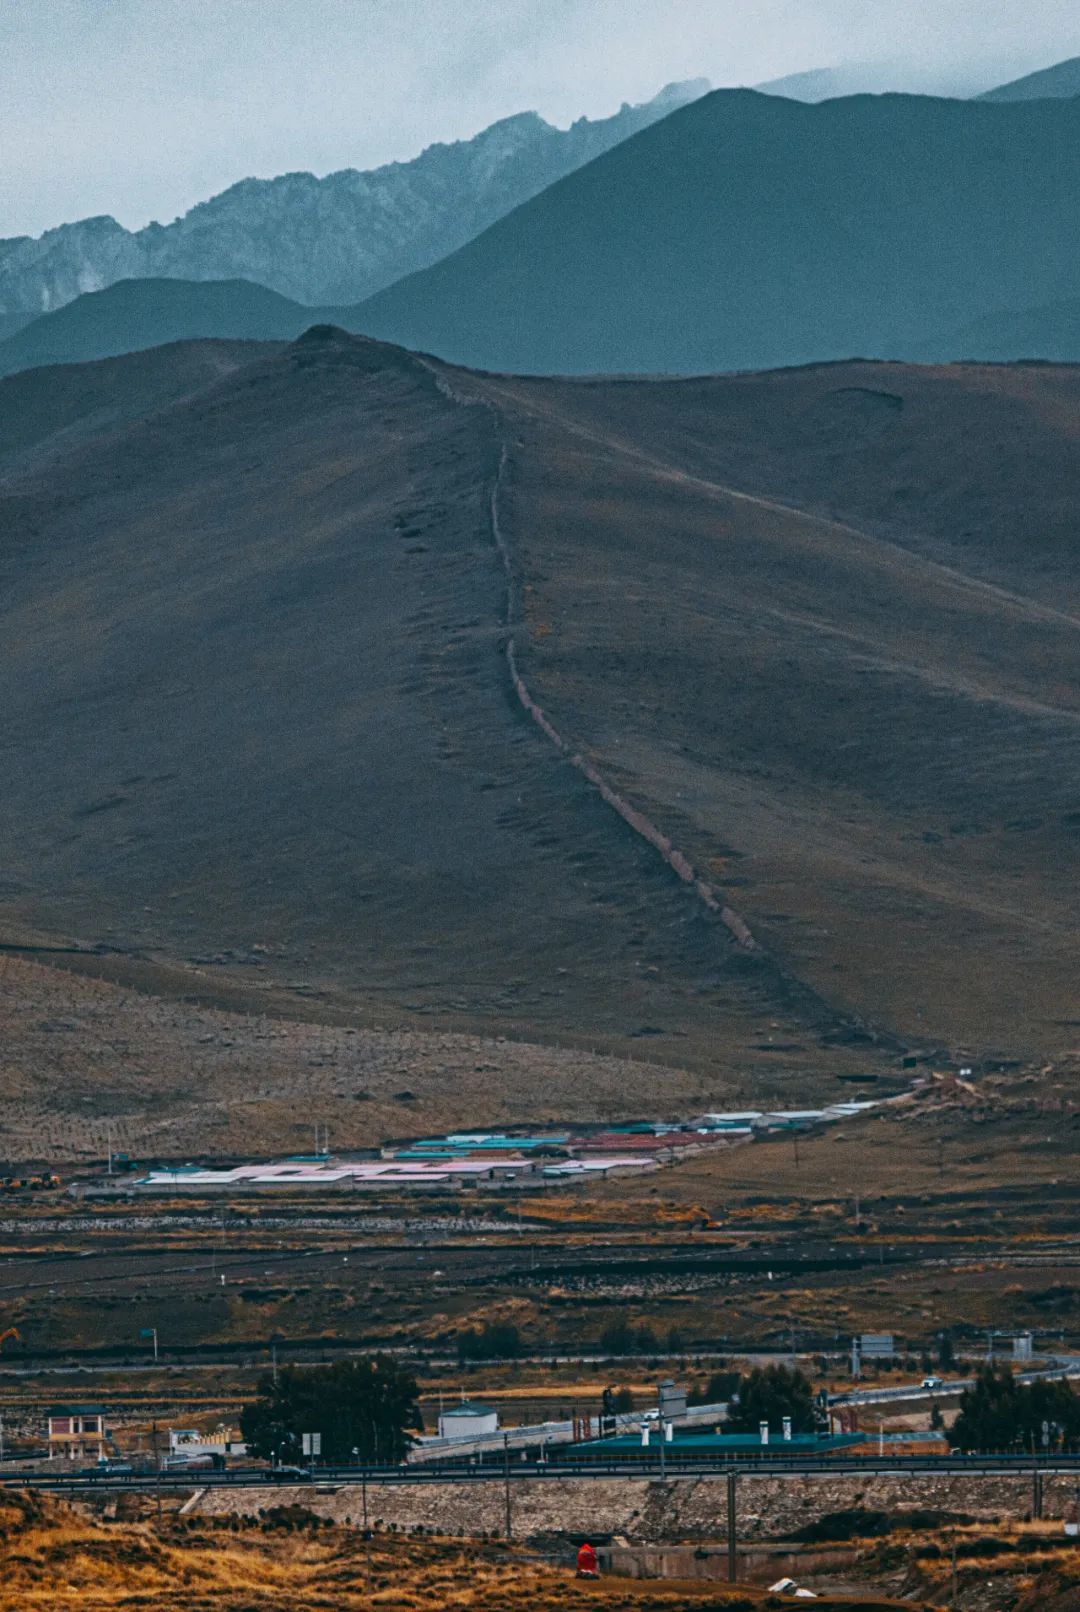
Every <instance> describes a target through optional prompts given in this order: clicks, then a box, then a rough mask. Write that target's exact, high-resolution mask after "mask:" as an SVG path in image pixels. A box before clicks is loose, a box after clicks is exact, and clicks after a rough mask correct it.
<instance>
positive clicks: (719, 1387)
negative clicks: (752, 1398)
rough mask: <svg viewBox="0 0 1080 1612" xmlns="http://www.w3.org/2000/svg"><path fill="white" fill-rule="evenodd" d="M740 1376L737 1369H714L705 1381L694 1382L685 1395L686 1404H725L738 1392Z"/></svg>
mask: <svg viewBox="0 0 1080 1612" xmlns="http://www.w3.org/2000/svg"><path fill="white" fill-rule="evenodd" d="M741 1381H742V1378H741V1377H740V1376H739V1373H738V1372H737V1371H714V1372H713V1374H712V1376H711V1377H709V1378H708V1380H707V1381H706V1382H701V1383H696V1384H695V1385H694V1387H693V1388H691V1390H690V1392H689V1393H688V1394H687V1396H686V1403H687V1404H688V1405H725V1404H727V1403H728V1402H729V1401H730V1399H731V1396H732V1394H734V1393H737V1392H738V1388H739V1383H740V1382H741Z"/></svg>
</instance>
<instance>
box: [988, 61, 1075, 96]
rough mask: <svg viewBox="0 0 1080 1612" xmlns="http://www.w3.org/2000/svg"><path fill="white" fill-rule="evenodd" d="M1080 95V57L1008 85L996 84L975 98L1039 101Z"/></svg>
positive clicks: (1026, 75)
mask: <svg viewBox="0 0 1080 1612" xmlns="http://www.w3.org/2000/svg"><path fill="white" fill-rule="evenodd" d="M1074 95H1080V56H1071V57H1070V58H1069V60H1068V61H1064V62H1055V64H1054V66H1053V67H1044V68H1042V69H1041V70H1040V71H1039V72H1037V73H1026V74H1025V75H1024V77H1023V78H1015V79H1013V80H1012V81H1011V83H1008V84H999V85H998V86H997V88H996V89H992V90H987V91H985V93H984V94H983V95H981V96H980V97H979V99H980V100H983V101H1042V100H1048V99H1050V100H1055V99H1061V98H1069V97H1071V96H1074Z"/></svg>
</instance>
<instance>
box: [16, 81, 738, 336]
mask: <svg viewBox="0 0 1080 1612" xmlns="http://www.w3.org/2000/svg"><path fill="white" fill-rule="evenodd" d="M708 88H709V85H708V82H707V81H706V80H704V79H702V80H696V81H692V82H689V83H684V84H669V85H668V86H667V87H666V88H665V89H663V90H661V91H660V93H659V95H657V96H656V97H654V99H653V100H651V101H649V102H647V103H646V104H644V105H642V106H628V105H627V106H623V107H622V109H621V110H620V111H619V112H617V113H616V114H615V115H614V116H613V117H609V118H601V119H598V120H590V119H588V118H579V119H578V121H577V122H576V123H574V124H572V125H571V127H570V128H569V129H556V128H553V127H552V125H551V124H550V123H546V122H545V121H544V119H543V118H541V117H539V116H538V115H537V114H536V113H535V112H524V113H521V114H520V115H519V116H517V117H510V118H504V119H503V120H502V121H501V122H499V123H495V124H493V125H492V126H491V128H488V129H484V130H483V131H482V132H481V133H480V134H478V135H476V136H475V137H474V138H473V139H471V140H459V141H457V142H455V143H453V144H450V145H434V146H429V147H428V149H427V150H426V151H424V152H423V153H422V154H421V155H420V156H419V157H417V158H415V159H414V160H413V161H411V162H394V163H388V164H387V165H386V166H385V167H381V168H375V169H372V170H370V171H368V172H360V171H358V170H357V169H355V168H345V169H342V170H341V172H339V173H334V174H330V175H328V176H327V177H326V178H324V179H317V178H316V177H315V175H314V174H310V173H293V174H283V175H282V176H281V177H280V178H277V179H245V180H242V181H241V182H240V183H239V184H236V185H232V186H230V188H229V189H228V190H226V191H223V192H222V194H221V195H219V196H214V197H212V198H211V199H210V200H209V201H206V202H202V203H200V204H199V206H197V207H193V208H192V209H191V211H190V212H188V213H185V214H184V215H183V217H181V218H178V219H177V220H176V221H175V222H174V223H171V224H166V225H162V224H149V225H147V227H146V228H145V229H141V230H136V231H129V230H126V229H124V228H123V226H122V225H120V224H118V223H117V222H116V220H115V219H114V218H108V217H103V218H88V219H83V220H82V221H81V222H79V223H74V224H64V225H61V226H60V227H59V228H57V229H53V230H49V231H48V232H47V233H46V234H44V235H43V236H41V237H40V239H36V240H32V239H30V238H28V237H20V238H16V239H12V240H7V241H0V320H3V319H22V320H23V321H25V320H27V319H30V318H34V317H36V316H37V315H39V314H41V313H47V312H50V311H51V310H53V309H55V308H58V307H60V306H62V305H63V304H64V303H67V302H71V301H73V300H74V298H76V297H77V296H80V295H81V294H83V293H84V292H88V291H99V290H102V289H104V288H105V287H106V286H108V285H111V284H112V283H114V282H115V281H117V280H127V279H134V278H139V279H145V278H158V279H160V278H171V279H184V280H233V279H243V280H254V281H256V282H258V283H259V284H261V285H265V286H268V287H270V288H271V289H272V290H275V291H278V292H280V293H281V294H283V295H285V296H288V297H291V298H294V299H295V300H296V301H298V302H302V303H314V304H318V303H333V302H355V301H359V300H360V299H361V298H363V297H366V296H369V295H370V294H371V293H372V292H374V291H377V290H378V289H379V288H380V287H381V286H385V285H389V284H390V283H391V282H392V281H394V280H397V279H399V278H400V277H401V276H402V275H403V274H408V273H410V272H411V271H412V270H414V269H418V268H423V267H424V266H425V265H427V264H430V263H434V262H435V261H436V260H437V259H439V258H441V257H445V256H446V254H447V253H448V252H451V251H453V250H454V248H455V247H458V246H461V245H463V244H464V243H465V242H466V241H468V240H470V239H471V238H472V237H473V236H474V235H477V234H479V232H480V231H481V230H483V229H485V228H486V227H487V225H489V224H491V223H492V222H493V221H494V220H495V219H497V218H500V217H501V216H502V215H503V214H504V213H507V212H509V211H510V210H511V209H512V208H514V207H516V206H517V205H518V204H519V203H520V202H523V201H525V200H527V199H528V198H529V197H530V196H534V195H536V194H537V192H538V191H541V190H543V189H544V188H545V187H546V186H547V185H550V184H551V183H552V182H553V181H554V180H556V179H559V178H561V177H562V176H563V175H564V174H567V173H569V172H570V171H571V170H572V169H574V168H577V167H580V166H581V164H582V163H584V162H588V161H590V160H591V159H592V158H593V157H595V156H598V155H599V154H600V153H601V152H603V151H606V150H608V149H609V147H611V146H613V145H616V144H617V143H618V142H619V141H620V140H625V139H626V137H627V136H628V135H631V134H634V133H635V132H636V131H637V130H639V129H642V128H645V127H646V126H647V125H648V124H650V123H652V122H655V121H656V119H657V118H662V117H665V116H666V115H667V114H668V113H669V112H671V111H673V110H674V109H675V108H676V107H678V106H681V105H683V104H684V103H685V102H686V101H689V100H692V99H693V98H694V97H695V96H698V95H701V94H703V93H704V92H705V91H706V90H707V89H708Z"/></svg>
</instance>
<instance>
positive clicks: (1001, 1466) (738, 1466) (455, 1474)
mask: <svg viewBox="0 0 1080 1612" xmlns="http://www.w3.org/2000/svg"><path fill="white" fill-rule="evenodd" d="M732 1473H734V1474H736V1475H737V1476H740V1477H747V1478H752V1477H792V1478H794V1477H813V1476H830V1475H831V1476H834V1477H835V1476H840V1475H848V1476H850V1475H851V1474H864V1475H865V1474H870V1473H875V1474H879V1475H882V1474H886V1475H890V1476H904V1475H910V1474H912V1473H930V1474H936V1475H938V1476H942V1477H946V1476H948V1477H965V1476H966V1477H990V1476H996V1477H1000V1476H1015V1477H1024V1478H1030V1477H1032V1476H1033V1475H1038V1476H1054V1475H1067V1476H1077V1475H1080V1454H1078V1455H1072V1454H1069V1455H1048V1456H1040V1457H1038V1458H1036V1459H1034V1460H1033V1459H1032V1457H1031V1456H1030V1455H1009V1454H1005V1455H959V1454H954V1455H947V1456H942V1455H898V1456H878V1455H858V1456H849V1455H821V1456H756V1455H755V1456H747V1455H742V1456H740V1457H738V1458H737V1459H733V1458H732V1457H730V1456H729V1457H727V1458H725V1459H718V1458H716V1457H715V1456H714V1457H712V1458H706V1457H704V1456H702V1457H700V1458H697V1459H693V1460H687V1459H684V1458H682V1457H668V1458H665V1460H664V1461H663V1462H662V1463H661V1462H660V1461H659V1460H657V1459H650V1460H640V1459H636V1460H627V1459H622V1458H620V1459H615V1458H611V1457H606V1458H604V1457H595V1458H591V1459H589V1460H588V1461H585V1460H581V1461H576V1462H572V1461H532V1462H510V1463H507V1464H503V1463H500V1462H488V1463H486V1464H484V1463H481V1462H477V1463H475V1464H473V1463H470V1464H462V1465H456V1466H441V1467H438V1468H431V1467H423V1466H413V1465H407V1466H397V1467H315V1468H313V1469H311V1470H310V1471H308V1472H291V1471H290V1472H286V1473H283V1472H280V1471H275V1470H272V1469H270V1468H263V1467H233V1468H226V1469H225V1470H224V1471H219V1472H214V1471H199V1472H198V1473H196V1474H189V1473H183V1472H127V1473H120V1472H117V1473H109V1472H103V1473H97V1472H94V1473H67V1474H63V1473H41V1472H29V1471H27V1472H21V1473H5V1474H4V1477H3V1481H2V1484H0V1487H6V1488H20V1489H21V1488H27V1489H56V1490H65V1491H78V1490H90V1489H95V1490H96V1489H143V1490H150V1491H151V1492H153V1491H154V1490H158V1489H160V1490H166V1489H182V1490H186V1489H191V1488H194V1487H197V1488H200V1489H206V1488H266V1489H271V1490H276V1489H280V1488H284V1487H307V1486H309V1485H310V1486H313V1487H318V1486H320V1485H346V1484H362V1483H370V1484H391V1485H402V1486H405V1487H413V1486H424V1485H431V1484H437V1483H464V1484H475V1483H505V1482H511V1483H520V1482H524V1481H525V1480H541V1481H544V1480H548V1479H566V1478H585V1479H590V1478H597V1479H598V1478H650V1479H653V1480H655V1479H657V1478H660V1477H664V1478H667V1479H673V1478H680V1477H687V1478H700V1477H710V1476H711V1477H727V1476H728V1475H730V1474H732Z"/></svg>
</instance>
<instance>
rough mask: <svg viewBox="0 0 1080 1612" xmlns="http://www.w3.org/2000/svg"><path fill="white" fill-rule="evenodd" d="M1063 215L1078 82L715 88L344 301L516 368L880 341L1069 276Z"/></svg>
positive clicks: (444, 352)
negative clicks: (1014, 100)
mask: <svg viewBox="0 0 1080 1612" xmlns="http://www.w3.org/2000/svg"><path fill="white" fill-rule="evenodd" d="M1078 221H1080V102H1077V103H1074V102H1067V101H1058V102H1053V101H1052V102H1033V103H1026V104H1023V105H1017V106H994V105H988V104H982V103H975V102H966V101H935V100H930V99H927V98H924V97H908V96H897V95H888V96H880V97H856V98H853V99H850V100H840V101H830V102H826V103H825V104H824V105H821V106H805V105H801V104H798V103H796V102H793V101H787V100H783V99H780V98H778V97H773V96H764V95H757V94H754V93H753V92H750V91H730V92H729V91H718V92H716V93H714V94H712V95H709V96H706V97H705V98H704V99H702V100H700V101H697V102H695V103H694V104H693V105H692V106H688V107H685V108H683V109H682V110H681V111H679V112H676V113H673V114H672V116H671V117H670V118H667V119H665V120H664V121H663V122H662V123H659V124H656V125H654V126H653V127H652V128H651V129H648V130H646V131H645V132H643V133H642V134H639V135H636V136H634V137H633V138H632V139H630V140H628V141H626V142H624V143H623V144H622V145H621V146H619V147H617V148H616V149H615V150H613V151H610V152H608V153H607V154H606V155H605V156H603V157H600V158H598V159H597V160H596V161H595V162H593V163H590V164H589V165H588V166H587V167H585V168H583V169H580V170H579V171H578V172H577V173H574V174H571V175H570V176H569V177H568V178H566V179H564V180H562V181H560V182H559V183H558V184H556V185H553V186H552V187H551V188H550V189H549V190H547V191H545V192H544V193H543V194H542V195H541V196H538V197H536V198H535V199H534V200H533V201H531V202H529V203H527V204H525V205H524V206H523V207H520V208H518V209H517V210H516V212H514V213H512V214H511V215H510V216H509V217H507V218H505V219H503V220H501V221H500V222H499V223H498V224H496V225H494V226H493V227H492V228H491V229H489V230H488V231H486V232H485V234H483V235H482V236H480V237H479V238H478V239H477V240H475V241H473V242H471V243H470V244H469V245H468V246H466V247H464V248H463V249H462V250H461V251H460V252H457V253H455V254H454V255H453V256H452V257H450V258H448V259H445V260H444V261H443V262H442V263H440V264H437V265H436V266H435V267H434V268H432V269H428V270H425V271H423V272H422V273H420V274H416V275H413V276H411V277H410V278H408V279H406V280H403V281H401V282H399V283H398V284H397V285H395V286H392V287H390V288H389V289H388V290H386V291H384V292H381V293H380V294H379V295H378V296H376V297H374V298H372V299H371V300H370V301H369V302H368V303H367V304H365V305H364V307H363V308H362V309H361V315H362V318H363V328H364V329H365V330H367V331H368V332H370V333H371V334H372V335H376V336H380V337H382V338H385V339H387V340H392V341H401V342H403V343H405V344H406V345H410V346H415V347H419V348H422V349H424V350H427V351H431V352H436V353H438V354H439V355H440V356H441V357H444V358H447V359H450V360H453V361H455V362H461V363H468V364H472V365H474V366H480V367H483V368H493V369H508V370H517V371H530V372H535V371H563V372H574V373H581V372H586V371H606V372H611V371H627V370H645V371H664V370H667V371H677V372H688V371H690V372H692V371H710V370H722V369H733V368H734V369H741V368H762V367H771V366H774V365H781V364H797V363H802V362H806V361H811V360H819V359H823V358H839V357H847V356H850V355H852V354H866V355H880V356H888V355H890V354H897V353H898V354H903V353H904V352H905V351H907V350H910V349H912V348H913V347H914V345H915V344H917V343H918V342H919V341H920V340H924V339H925V336H926V333H927V332H928V331H932V330H934V329H950V328H955V327H959V326H960V325H962V324H965V323H967V322H969V321H970V320H971V319H973V318H976V317H979V316H980V315H982V314H983V313H987V312H990V311H992V310H994V309H996V308H1000V307H1010V306H1013V307H1015V306H1024V305H1027V304H1030V303H1032V302H1036V301H1052V300H1057V299H1058V298H1060V297H1063V296H1067V295H1072V294H1077V293H1080V260H1078V259H1077V257H1076V253H1075V250H1074V246H1075V237H1076V228H1077V224H1078ZM1035 241H1038V250H1037V251H1034V250H1033V246H1032V243H1033V242H1035Z"/></svg>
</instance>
